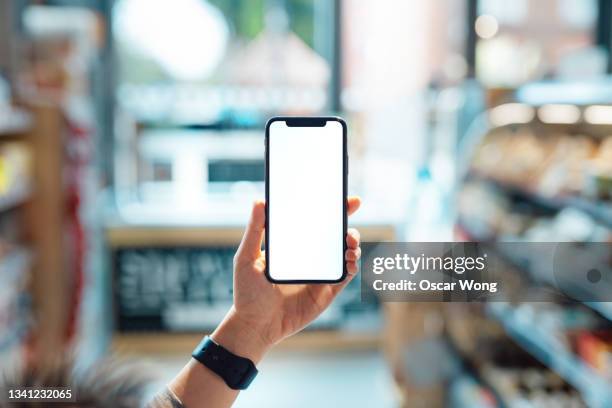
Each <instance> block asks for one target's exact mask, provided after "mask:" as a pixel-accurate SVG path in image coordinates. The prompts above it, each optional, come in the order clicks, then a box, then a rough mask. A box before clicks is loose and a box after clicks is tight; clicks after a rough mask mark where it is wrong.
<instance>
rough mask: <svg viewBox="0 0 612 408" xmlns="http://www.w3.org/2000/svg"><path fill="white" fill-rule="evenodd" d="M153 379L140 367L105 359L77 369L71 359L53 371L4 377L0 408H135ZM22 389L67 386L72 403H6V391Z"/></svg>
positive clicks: (16, 373)
mask: <svg viewBox="0 0 612 408" xmlns="http://www.w3.org/2000/svg"><path fill="white" fill-rule="evenodd" d="M153 379H154V378H153V377H152V376H150V375H149V374H145V371H144V370H143V369H142V368H141V367H137V366H135V365H129V364H125V363H122V362H120V361H119V360H118V359H108V360H105V361H102V362H96V363H95V364H93V365H92V366H91V367H90V368H87V369H78V368H76V367H75V365H74V364H73V360H72V359H71V360H69V361H65V362H61V363H59V364H54V365H53V366H52V368H45V369H24V370H20V371H14V372H13V374H12V375H10V374H8V373H4V374H3V378H2V380H1V384H0V392H1V394H0V408H8V407H16V408H17V407H19V408H34V407H36V408H41V407H46V406H49V405H52V406H53V407H54V408H64V407H71V408H75V407H79V408H110V407H113V408H135V407H140V406H142V404H143V398H144V397H145V396H146V392H147V388H148V386H149V385H150V384H151V382H152V381H153ZM23 387H33V388H42V387H69V388H70V389H71V391H72V393H73V396H74V398H73V400H72V401H71V402H68V401H67V402H53V404H49V403H45V402H34V401H32V402H28V401H25V402H21V401H20V402H8V401H7V400H8V391H9V390H10V389H15V388H23Z"/></svg>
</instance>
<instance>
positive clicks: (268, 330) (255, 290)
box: [212, 197, 361, 361]
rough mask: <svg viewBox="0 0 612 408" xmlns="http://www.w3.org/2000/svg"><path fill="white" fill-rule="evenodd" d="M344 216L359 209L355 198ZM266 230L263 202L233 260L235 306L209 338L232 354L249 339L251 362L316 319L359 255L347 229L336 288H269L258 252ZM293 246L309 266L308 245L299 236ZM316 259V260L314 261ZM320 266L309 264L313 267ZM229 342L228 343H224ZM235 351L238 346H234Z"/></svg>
mask: <svg viewBox="0 0 612 408" xmlns="http://www.w3.org/2000/svg"><path fill="white" fill-rule="evenodd" d="M347 204H348V205H347V208H348V215H351V214H353V213H354V212H355V211H357V210H358V209H359V206H360V204H361V201H360V199H359V198H358V197H349V198H348V203H347ZM264 227H265V203H264V202H263V201H257V202H255V203H254V205H253V209H252V212H251V218H250V220H249V224H248V226H247V229H246V231H245V233H244V236H243V238H242V242H241V243H240V246H239V248H238V251H237V252H236V256H235V257H234V305H233V306H232V308H231V309H230V311H229V312H228V314H227V316H226V317H225V319H224V320H223V322H222V324H220V325H219V327H218V328H217V330H215V332H214V333H213V334H212V338H213V340H215V341H217V342H218V343H219V344H222V345H224V346H225V347H226V348H228V349H229V350H230V351H231V348H230V347H231V346H232V345H233V340H232V339H230V338H229V337H232V338H234V339H235V338H245V337H248V338H249V339H250V340H249V341H250V342H252V344H251V347H250V348H251V350H249V351H248V353H249V354H250V356H246V357H250V358H252V359H253V360H254V361H258V360H260V359H261V357H262V356H263V354H264V353H265V352H266V351H267V350H268V349H269V348H271V347H272V346H273V345H275V344H276V343H278V342H279V341H281V340H282V339H284V338H286V337H289V336H291V335H292V334H294V333H296V332H298V331H300V330H301V329H303V328H304V327H305V326H306V325H307V324H308V323H310V322H311V321H312V320H314V319H315V318H316V317H317V316H319V315H320V314H321V313H322V312H323V311H324V310H325V309H326V308H327V307H328V306H329V305H330V303H331V302H332V301H333V300H334V298H335V297H336V296H337V295H338V293H340V291H342V289H343V288H344V287H346V285H347V284H348V283H349V282H350V281H351V280H352V279H353V277H354V276H355V274H356V273H357V269H358V268H357V262H358V261H359V258H360V257H361V248H360V247H359V243H360V236H359V232H358V231H357V230H355V229H348V231H347V236H346V243H347V250H346V254H345V258H346V269H347V272H348V276H347V277H346V279H345V280H343V281H342V282H340V283H338V284H292V285H286V284H281V285H278V284H273V283H270V282H269V281H268V280H267V278H266V276H265V273H264V271H265V268H266V259H265V253H264V252H263V251H262V250H261V245H262V241H263V238H264ZM295 241H296V245H304V255H305V256H304V258H303V259H296V262H309V260H308V249H307V246H308V243H301V242H300V237H299V235H298V233H296V237H295ZM315 258H316V257H315ZM316 267H318V266H317V265H316V262H314V261H313V268H316ZM226 344H227V345H226ZM236 346H237V347H236V348H240V347H238V345H236Z"/></svg>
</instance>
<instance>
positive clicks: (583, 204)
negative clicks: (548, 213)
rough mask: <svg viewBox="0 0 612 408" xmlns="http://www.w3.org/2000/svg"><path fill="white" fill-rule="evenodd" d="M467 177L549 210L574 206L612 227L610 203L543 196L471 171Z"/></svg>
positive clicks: (611, 207)
mask: <svg viewBox="0 0 612 408" xmlns="http://www.w3.org/2000/svg"><path fill="white" fill-rule="evenodd" d="M468 179H476V180H480V181H483V182H485V183H490V184H492V185H494V186H495V187H496V188H499V189H501V190H504V191H505V192H507V193H508V194H510V195H514V196H520V197H521V198H522V199H524V200H525V201H529V202H531V203H533V204H535V205H538V206H541V207H545V208H548V209H550V210H555V211H560V210H562V209H564V208H568V207H570V208H575V209H577V210H580V211H583V212H584V213H586V214H588V215H589V216H591V217H593V219H594V220H596V221H598V222H600V223H602V224H603V225H605V226H607V227H609V228H612V204H610V205H603V204H597V203H596V202H594V201H592V200H588V199H586V198H583V197H572V196H563V197H545V196H543V195H540V194H538V193H537V192H533V191H529V190H526V189H524V188H521V187H520V186H516V185H512V184H510V183H506V182H503V181H500V180H496V179H495V178H494V177H488V176H486V175H482V174H478V173H476V172H471V173H470V174H468Z"/></svg>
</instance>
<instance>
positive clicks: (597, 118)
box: [584, 105, 612, 125]
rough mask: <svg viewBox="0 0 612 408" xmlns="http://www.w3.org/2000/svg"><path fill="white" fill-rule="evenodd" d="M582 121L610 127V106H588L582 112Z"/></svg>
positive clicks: (611, 116)
mask: <svg viewBox="0 0 612 408" xmlns="http://www.w3.org/2000/svg"><path fill="white" fill-rule="evenodd" d="M584 119H585V120H586V121H587V122H589V123H592V124H595V125H610V124H612V106H605V105H593V106H589V107H588V108H586V109H585V110H584Z"/></svg>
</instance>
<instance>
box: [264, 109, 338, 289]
mask: <svg viewBox="0 0 612 408" xmlns="http://www.w3.org/2000/svg"><path fill="white" fill-rule="evenodd" d="M268 138H269V139H268V150H269V151H268V155H269V157H268V166H269V167H268V183H269V184H268V216H269V220H268V228H269V231H268V242H267V243H266V247H267V248H266V250H267V251H268V265H267V268H268V273H269V275H270V277H271V278H272V279H274V280H278V281H291V280H319V281H334V280H339V279H340V278H341V277H342V274H343V271H344V254H343V252H344V239H345V238H344V223H343V221H344V214H343V212H344V202H343V201H344V189H343V183H344V170H343V168H344V163H343V157H344V147H343V146H344V138H343V129H342V124H341V123H340V122H338V121H333V120H328V121H327V122H326V124H325V126H321V127H316V126H315V127H299V126H287V124H286V122H285V121H275V122H272V123H271V124H270V127H269V131H268Z"/></svg>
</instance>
